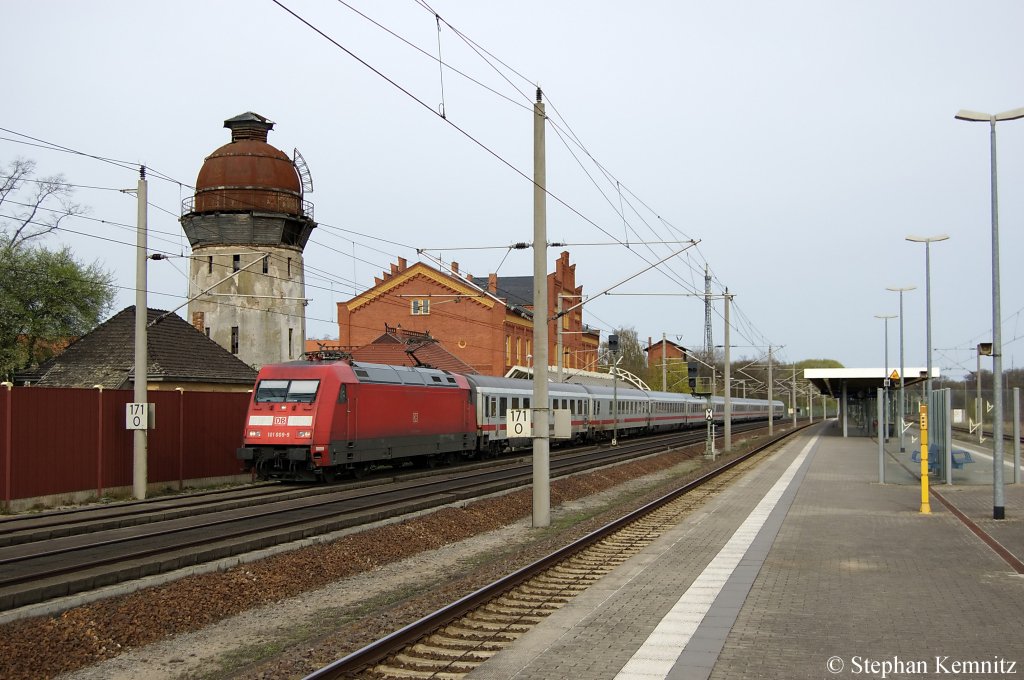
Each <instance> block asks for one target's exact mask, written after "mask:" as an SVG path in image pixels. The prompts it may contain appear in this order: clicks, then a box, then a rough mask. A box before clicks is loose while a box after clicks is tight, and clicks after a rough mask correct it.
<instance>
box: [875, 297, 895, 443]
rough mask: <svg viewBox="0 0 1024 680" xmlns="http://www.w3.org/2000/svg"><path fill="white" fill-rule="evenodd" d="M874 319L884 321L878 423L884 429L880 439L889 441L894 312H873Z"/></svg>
mask: <svg viewBox="0 0 1024 680" xmlns="http://www.w3.org/2000/svg"><path fill="white" fill-rule="evenodd" d="M875 318H876V319H882V320H884V321H885V371H884V372H885V377H884V378H882V387H883V388H884V389H883V390H882V422H881V423H880V424H881V425H882V427H884V428H885V429H884V430H883V432H885V434H884V435H879V436H880V437H882V441H886V442H887V441H889V319H895V318H896V315H895V314H875Z"/></svg>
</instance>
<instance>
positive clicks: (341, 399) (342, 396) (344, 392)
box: [338, 385, 348, 404]
mask: <svg viewBox="0 0 1024 680" xmlns="http://www.w3.org/2000/svg"><path fill="white" fill-rule="evenodd" d="M346 401H348V388H346V387H345V385H342V386H341V389H339V390H338V403H339V404H344V403H345V402H346Z"/></svg>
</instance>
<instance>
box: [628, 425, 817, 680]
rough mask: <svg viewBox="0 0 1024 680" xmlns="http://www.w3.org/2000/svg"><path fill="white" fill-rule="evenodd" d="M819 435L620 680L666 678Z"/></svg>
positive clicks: (686, 593)
mask: <svg viewBox="0 0 1024 680" xmlns="http://www.w3.org/2000/svg"><path fill="white" fill-rule="evenodd" d="M817 441H818V437H812V438H811V440H810V441H809V442H807V445H806V446H804V448H803V450H802V451H801V452H800V453H799V455H797V457H796V459H795V460H794V461H793V462H792V463H791V464H790V466H789V467H788V468H787V469H786V471H785V472H783V473H782V476H781V477H779V480H778V481H777V482H775V485H774V486H773V487H772V488H771V490H770V491H768V493H766V494H765V496H764V498H762V499H761V502H760V503H758V504H757V507H755V508H754V509H753V510H752V511H751V513H750V514H749V515H748V516H747V518H746V519H745V520H744V521H743V524H741V525H740V527H739V528H738V529H737V530H736V533H734V534H733V535H732V538H730V539H729V542H728V543H726V544H725V546H724V547H723V548H722V549H721V550H720V551H719V553H718V554H717V555H716V556H715V558H714V559H713V560H711V562H710V563H709V564H708V565H707V566H706V567H705V568H704V571H702V572H701V574H700V576H698V577H697V579H696V580H695V581H694V582H693V583H692V584H691V585H690V587H689V588H688V589H687V590H686V592H685V593H683V595H682V597H680V598H679V600H678V601H677V602H676V603H675V605H674V606H673V607H672V609H671V610H670V611H669V613H668V614H666V615H665V618H663V619H662V620H661V623H659V624H658V626H657V627H656V628H655V629H654V632H652V633H651V635H650V636H649V637H648V638H647V640H646V641H645V642H644V644H643V645H641V646H640V649H638V650H637V651H636V653H635V654H633V657H632V658H631V659H630V660H629V661H628V662H626V665H625V666H623V667H622V670H621V671H619V674H618V675H616V676H615V680H651V679H652V678H665V677H666V676H668V673H669V671H671V670H672V667H673V666H674V665H675V663H676V660H677V659H678V658H679V655H680V654H682V653H683V650H684V649H685V648H686V645H687V644H688V643H689V642H690V638H692V637H693V634H694V633H695V632H697V628H698V627H699V626H700V623H701V621H703V620H704V617H705V616H706V615H707V613H708V611H709V610H710V609H711V606H712V605H713V604H714V602H715V598H717V597H718V594H719V593H720V592H721V591H722V588H724V587H725V583H726V581H728V580H729V577H730V576H731V575H732V573H733V571H735V570H736V567H737V566H738V565H739V563H740V560H742V559H743V556H744V555H745V554H746V552H747V549H748V548H749V547H750V544H751V543H753V542H754V539H755V538H756V537H757V534H758V532H760V531H761V528H762V527H763V526H764V524H765V522H766V521H768V516H769V515H770V514H771V512H772V510H773V509H774V508H775V506H776V505H778V503H779V500H780V499H781V498H782V495H783V494H784V493H785V492H786V490H787V489H788V488H789V485H790V484H791V483H792V482H793V478H794V477H795V476H796V472H797V470H799V469H800V465H801V464H802V463H803V462H804V459H805V458H807V455H808V454H809V453H810V451H811V447H813V446H814V444H815V443H817Z"/></svg>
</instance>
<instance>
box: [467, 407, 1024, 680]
mask: <svg viewBox="0 0 1024 680" xmlns="http://www.w3.org/2000/svg"><path fill="white" fill-rule="evenodd" d="M840 434H841V432H840V431H839V429H838V428H835V427H833V426H832V424H831V423H824V424H822V425H819V426H816V427H815V428H812V429H811V430H810V432H807V433H806V434H803V435H801V436H799V437H798V438H797V439H795V440H794V441H793V442H791V443H790V444H789V445H787V446H786V447H785V448H784V449H783V450H782V451H781V452H779V453H777V454H775V455H774V456H773V457H772V458H771V459H769V460H767V461H765V462H764V463H762V464H761V465H759V466H758V467H756V468H754V469H753V470H751V471H750V472H748V473H747V474H746V475H744V476H743V477H742V478H741V479H740V480H739V481H738V483H737V484H735V485H734V486H732V487H730V489H729V490H728V491H726V492H724V493H722V494H720V495H719V496H717V497H716V498H715V499H714V500H712V501H711V502H710V503H709V504H708V505H707V506H706V507H705V508H704V509H703V510H702V511H700V512H699V513H697V514H695V515H693V516H691V517H690V518H688V519H687V520H685V521H684V522H682V523H681V524H680V525H678V526H677V527H675V528H674V529H673V530H672V531H670V532H668V533H667V534H665V535H664V536H662V537H661V538H660V539H659V540H658V541H656V542H655V543H653V544H652V545H651V546H649V547H648V548H647V549H646V550H645V551H643V552H642V553H640V554H638V555H636V556H634V557H633V558H631V559H630V560H628V561H627V562H625V563H623V564H622V565H621V566H620V567H619V568H617V569H616V570H615V571H613V572H612V573H610V574H609V575H607V576H606V577H605V578H603V579H601V581H599V582H598V583H596V584H595V585H594V586H592V587H591V588H590V589H588V590H587V591H586V592H585V593H584V594H582V595H580V596H579V597H577V598H575V599H574V600H573V602H571V603H570V604H569V605H567V606H566V607H564V608H563V609H561V610H559V611H558V612H556V613H555V614H553V615H552V616H550V617H549V618H548V619H547V620H545V621H544V622H543V623H542V624H541V625H539V626H538V627H536V628H535V629H534V630H533V631H531V632H530V633H528V634H527V635H525V636H524V637H523V638H521V639H520V640H518V641H517V642H516V643H515V644H514V645H513V646H512V647H510V648H508V649H506V650H504V651H502V652H500V653H499V654H497V655H496V656H495V657H494V658H492V659H491V660H490V661H488V662H487V663H485V664H483V665H482V666H480V667H479V668H478V669H476V670H475V671H473V672H472V673H471V674H470V675H469V676H468V677H469V678H472V679H474V680H480V679H482V678H491V679H497V678H517V679H523V680H525V679H530V678H536V679H543V680H553V679H555V678H573V679H578V680H588V679H598V678H602V679H603V678H621V679H622V680H626V679H640V678H652V679H653V678H672V679H673V680H679V679H683V678H687V679H689V678H693V679H704V678H712V679H723V680H724V679H740V678H744V679H745V678H773V679H774V678H958V679H963V680H967V679H969V678H1024V667H1022V665H1024V626H1022V625H1021V624H1022V622H1024V576H1021V575H1018V574H1017V573H1016V572H1015V571H1013V570H1012V569H1011V568H1010V567H1009V565H1007V563H1006V562H1004V561H1003V560H1002V559H1001V558H999V557H998V556H997V555H996V553H995V552H993V551H992V550H991V549H990V548H989V547H988V546H987V545H985V544H984V543H983V542H982V541H981V540H979V539H978V538H977V537H976V536H975V535H974V534H972V533H971V532H970V531H969V530H968V529H967V528H966V527H965V526H964V525H963V523H961V522H960V521H959V520H958V519H956V518H955V517H954V516H953V515H952V514H951V513H949V512H947V511H946V510H945V509H944V508H943V507H942V505H941V504H939V503H938V502H937V501H934V500H933V501H932V503H931V506H932V514H930V515H923V514H921V513H920V512H919V509H920V491H919V490H918V489H916V488H914V487H912V486H905V485H898V484H885V485H880V484H878V483H877V482H878V445H877V441H875V440H871V439H866V438H848V439H844V438H842V437H841V436H839V435H840ZM940 491H941V492H944V493H945V494H946V496H947V497H948V498H950V500H952V501H953V502H954V503H957V504H959V505H960V507H961V508H962V509H963V510H964V511H966V512H967V514H968V515H970V516H971V517H972V519H974V520H975V521H978V523H979V524H982V526H984V527H985V528H986V529H990V530H992V531H993V533H994V534H996V535H997V537H999V539H1000V540H1001V542H1003V544H1004V545H1005V546H1006V547H1008V548H1010V549H1011V550H1012V551H1013V552H1014V553H1015V554H1016V555H1017V557H1024V555H1022V551H1024V489H1022V488H1021V487H1011V486H1007V488H1006V491H1007V495H1006V514H1007V518H1008V519H1006V520H1003V522H1001V523H996V522H995V521H994V520H991V519H989V517H990V516H991V498H992V495H991V494H992V490H991V488H990V487H989V488H987V489H986V488H983V487H971V488H956V489H953V490H950V489H948V488H945V489H943V488H940ZM986 515H987V517H986Z"/></svg>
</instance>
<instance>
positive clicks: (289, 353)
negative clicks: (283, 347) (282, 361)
mask: <svg viewBox="0 0 1024 680" xmlns="http://www.w3.org/2000/svg"><path fill="white" fill-rule="evenodd" d="M294 330H295V329H294V328H289V329H288V358H289V359H291V358H292V331H294Z"/></svg>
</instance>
